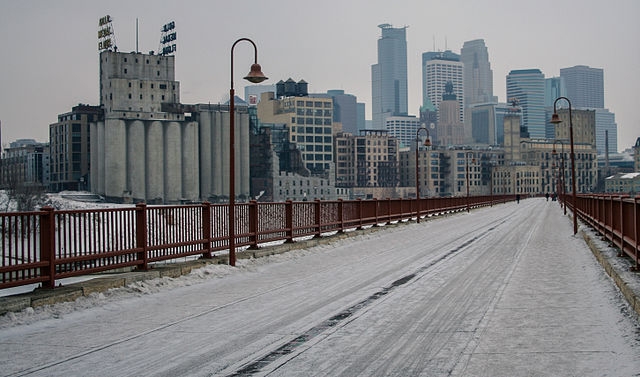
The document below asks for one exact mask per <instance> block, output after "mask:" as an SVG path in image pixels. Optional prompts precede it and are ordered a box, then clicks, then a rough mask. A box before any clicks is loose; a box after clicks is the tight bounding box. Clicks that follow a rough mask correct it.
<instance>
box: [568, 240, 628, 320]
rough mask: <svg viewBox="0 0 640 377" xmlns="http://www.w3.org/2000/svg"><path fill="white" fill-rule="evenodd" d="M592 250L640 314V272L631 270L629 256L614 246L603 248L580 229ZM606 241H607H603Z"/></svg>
mask: <svg viewBox="0 0 640 377" xmlns="http://www.w3.org/2000/svg"><path fill="white" fill-rule="evenodd" d="M580 233H582V237H583V238H584V240H585V242H586V243H587V245H588V246H589V249H591V252H592V253H593V255H594V256H595V257H596V259H597V260H598V262H600V264H601V265H602V267H603V268H604V270H605V272H606V273H607V275H609V276H610V277H611V279H613V281H614V282H615V284H616V286H618V289H620V293H622V295H623V296H624V298H625V299H626V300H627V302H628V303H629V305H630V306H631V308H632V309H633V310H634V311H635V312H636V313H637V314H638V315H639V316H640V274H639V273H637V272H633V271H631V270H630V268H631V266H632V264H631V261H630V260H629V259H628V258H624V257H620V256H619V255H618V252H617V251H616V250H615V249H613V248H612V247H607V248H603V247H602V246H599V245H598V244H597V241H596V240H594V239H593V236H592V235H591V234H588V233H587V232H584V231H583V230H581V231H580ZM603 242H606V241H603Z"/></svg>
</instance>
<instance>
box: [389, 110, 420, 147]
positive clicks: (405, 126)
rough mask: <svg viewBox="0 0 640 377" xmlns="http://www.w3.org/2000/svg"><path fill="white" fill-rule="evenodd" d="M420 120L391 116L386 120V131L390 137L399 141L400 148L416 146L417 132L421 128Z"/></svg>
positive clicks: (413, 117) (410, 117)
mask: <svg viewBox="0 0 640 377" xmlns="http://www.w3.org/2000/svg"><path fill="white" fill-rule="evenodd" d="M420 125H421V123H420V118H418V117H415V116H412V115H411V116H391V117H388V118H387V119H386V120H385V129H386V131H387V132H388V133H389V136H390V137H394V138H396V139H397V140H398V143H399V146H400V147H408V146H411V145H413V144H415V140H416V132H417V131H418V128H420Z"/></svg>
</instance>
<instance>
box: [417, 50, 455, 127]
mask: <svg viewBox="0 0 640 377" xmlns="http://www.w3.org/2000/svg"><path fill="white" fill-rule="evenodd" d="M463 71H464V70H463V64H462V62H460V55H458V54H455V53H453V52H451V51H444V52H425V53H423V54H422V92H423V96H424V98H423V99H422V103H423V105H424V104H427V103H428V101H427V99H428V100H429V101H431V103H432V104H434V105H435V107H436V108H438V109H440V102H441V101H442V96H443V95H444V94H445V86H446V85H447V83H449V82H450V83H451V84H452V85H453V94H455V97H456V99H457V101H458V105H459V106H458V111H459V114H458V115H459V117H460V122H464V84H463V76H464V73H463Z"/></svg>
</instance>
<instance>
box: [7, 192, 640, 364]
mask: <svg viewBox="0 0 640 377" xmlns="http://www.w3.org/2000/svg"><path fill="white" fill-rule="evenodd" d="M585 231H587V232H588V231H589V230H585ZM596 242H597V241H596ZM603 247H604V248H606V245H604V246H603ZM639 355H640V323H639V322H638V318H637V315H636V314H635V313H634V312H633V311H632V309H631V307H630V306H629V304H628V303H627V302H626V301H625V300H624V299H623V298H622V296H621V294H620V292H619V291H618V289H617V288H616V286H615V285H614V284H613V282H612V280H611V279H610V278H609V277H608V275H607V274H606V273H605V272H604V271H603V268H602V266H601V265H600V264H599V263H598V262H597V261H596V259H595V258H594V256H593V254H592V252H591V250H590V249H589V247H588V246H587V245H586V243H585V241H584V239H583V238H582V236H581V235H580V233H579V234H578V235H577V236H574V235H573V231H572V223H571V220H570V219H569V218H568V217H566V216H564V215H563V213H562V209H561V208H560V206H558V205H557V203H556V202H551V201H548V202H547V201H545V199H544V198H540V199H530V200H524V201H521V202H520V203H519V204H517V203H515V202H512V203H506V204H501V205H497V206H493V207H484V208H482V209H478V210H475V211H472V212H471V213H466V212H460V213H457V214H455V215H452V216H447V217H442V218H437V219H429V220H428V221H423V222H420V223H415V222H409V223H406V224H404V225H402V226H398V227H393V228H389V229H386V230H384V231H380V232H372V233H367V234H363V235H360V236H356V237H350V238H347V239H343V240H340V241H336V242H332V243H330V244H325V245H320V246H315V247H312V248H309V249H306V250H299V251H293V252H290V253H286V254H281V255H275V256H271V257H266V258H259V259H249V260H239V261H238V266H237V267H235V268H234V267H229V266H225V265H210V266H207V267H205V268H202V269H200V270H197V271H195V272H193V273H191V274H190V275H187V276H183V277H181V278H177V279H158V280H152V281H146V282H140V283H136V284H134V285H131V286H129V287H127V288H122V289H117V290H112V291H110V292H108V293H105V294H103V295H95V296H90V297H88V298H84V299H81V300H78V301H76V302H75V303H74V304H68V305H60V306H54V307H48V308H41V309H37V310H36V311H26V312H23V313H18V314H13V315H11V316H5V317H1V318H0V363H1V365H2V366H3V367H2V370H1V371H0V375H27V374H28V375H34V376H40V375H42V376H45V375H46V376H55V375H65V376H66V375H101V376H144V375H154V376H179V375H189V376H214V375H215V376H234V375H236V376H240V375H256V376H258V375H260V376H263V375H269V376H302V375H305V376H306V375H313V376H390V375H394V376H418V375H424V376H452V375H453V376H532V375H535V376H547V375H548V376H558V375H567V376H568V375H575V376H578V375H579V376H591V375H616V376H618V375H636V374H637V373H638V371H640V356H639Z"/></svg>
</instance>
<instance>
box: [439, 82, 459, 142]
mask: <svg viewBox="0 0 640 377" xmlns="http://www.w3.org/2000/svg"><path fill="white" fill-rule="evenodd" d="M436 129H437V130H438V131H437V133H436V134H437V136H438V138H437V139H436V143H437V144H438V145H443V146H447V145H449V146H450V145H462V144H464V143H465V140H466V138H465V130H464V123H463V122H462V121H461V120H460V102H459V101H458V99H457V96H456V94H455V92H454V90H453V83H451V81H449V82H447V83H446V84H445V91H444V93H443V94H442V100H441V101H440V105H439V106H438V124H437V126H436Z"/></svg>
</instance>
